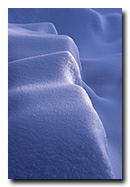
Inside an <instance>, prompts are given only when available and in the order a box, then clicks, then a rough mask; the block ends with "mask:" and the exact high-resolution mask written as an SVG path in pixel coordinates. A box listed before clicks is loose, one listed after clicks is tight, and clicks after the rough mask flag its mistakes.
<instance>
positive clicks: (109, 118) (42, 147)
mask: <svg viewBox="0 0 130 187" xmlns="http://www.w3.org/2000/svg"><path fill="white" fill-rule="evenodd" d="M50 22H52V23H53V24H52V23H50ZM9 23H10V24H9V178H77V179H78V178H86V179H87V178H89V179H90V178H92V179H94V178H95V179H96V178H98V179H99V178H101V179H104V178H114V176H115V178H116V179H121V178H122V38H121V37H122V12H121V9H9ZM12 23H13V24H12ZM54 25H55V26H54ZM56 29H57V31H56ZM71 38H72V39H71ZM77 47H78V48H77ZM81 66H82V67H81ZM28 135H29V136H28ZM43 158H44V159H43ZM111 165H112V167H111ZM16 171H17V172H16ZM113 173H114V175H113Z"/></svg>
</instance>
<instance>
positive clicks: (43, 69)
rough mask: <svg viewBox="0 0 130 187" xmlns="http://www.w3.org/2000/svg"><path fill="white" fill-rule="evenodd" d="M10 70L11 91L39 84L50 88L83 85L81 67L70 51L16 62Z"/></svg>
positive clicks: (10, 65)
mask: <svg viewBox="0 0 130 187" xmlns="http://www.w3.org/2000/svg"><path fill="white" fill-rule="evenodd" d="M8 68H9V69H8V72H9V89H10V88H14V87H21V86H25V85H32V84H34V85H35V84H36V83H39V82H40V83H41V82H42V83H43V84H45V85H46V86H47V85H49V87H50V86H51V85H52V86H53V85H54V84H57V83H59V82H60V84H70V83H71V84H77V85H80V86H81V85H82V80H81V74H80V70H79V66H78V64H77V62H76V61H75V59H74V57H73V56H72V54H71V53H70V52H68V51H62V52H56V53H50V54H46V55H40V56H35V57H30V58H25V59H20V60H16V61H13V62H11V63H9V67H8ZM34 87H35V86H34ZM31 88H32V86H31Z"/></svg>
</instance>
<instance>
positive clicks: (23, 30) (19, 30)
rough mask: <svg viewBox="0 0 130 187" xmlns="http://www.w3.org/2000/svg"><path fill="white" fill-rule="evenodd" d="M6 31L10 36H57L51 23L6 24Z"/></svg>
mask: <svg viewBox="0 0 130 187" xmlns="http://www.w3.org/2000/svg"><path fill="white" fill-rule="evenodd" d="M8 31H9V34H11V35H17V34H18V35H20V34H22V35H23V34H28V35H30V34H34V35H35V34H42V35H46V34H58V33H57V30H56V28H55V26H54V25H53V23H51V22H44V23H28V24H27V23H26V24H12V23H9V24H8Z"/></svg>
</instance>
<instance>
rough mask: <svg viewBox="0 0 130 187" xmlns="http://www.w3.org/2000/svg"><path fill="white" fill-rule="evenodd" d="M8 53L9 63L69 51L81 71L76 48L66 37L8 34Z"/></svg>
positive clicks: (71, 40)
mask: <svg viewBox="0 0 130 187" xmlns="http://www.w3.org/2000/svg"><path fill="white" fill-rule="evenodd" d="M14 30H15V29H14ZM8 51H9V53H8V56H9V62H11V61H14V60H17V59H22V58H27V57H31V56H38V55H43V54H49V53H54V52H60V51H69V52H70V53H71V54H72V55H73V56H74V58H75V60H76V61H77V63H78V64H79V67H80V70H81V69H82V68H81V62H80V59H79V51H78V47H77V46H76V44H75V42H74V41H73V39H72V38H71V37H69V36H67V35H56V34H47V35H40V34H37V35H30V34H29V35H28V34H26V33H24V32H22V33H20V35H10V34H9V47H8Z"/></svg>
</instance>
